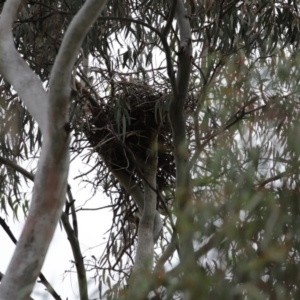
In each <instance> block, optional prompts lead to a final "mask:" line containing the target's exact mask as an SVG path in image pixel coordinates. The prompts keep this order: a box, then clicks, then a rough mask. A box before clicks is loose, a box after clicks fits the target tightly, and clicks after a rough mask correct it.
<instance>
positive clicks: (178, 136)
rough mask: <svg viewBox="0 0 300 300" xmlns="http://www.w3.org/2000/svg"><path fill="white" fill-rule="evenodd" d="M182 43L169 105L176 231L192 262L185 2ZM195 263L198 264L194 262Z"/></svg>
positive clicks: (179, 15)
mask: <svg viewBox="0 0 300 300" xmlns="http://www.w3.org/2000/svg"><path fill="white" fill-rule="evenodd" d="M175 19H176V20H177V24H178V28H179V33H180V44H179V51H178V75H177V78H176V90H175V91H173V98H172V100H171V102H170V106H169V120H170V123H171V127H172V137H173V146H174V157H175V165H176V201H175V205H176V216H177V222H176V229H177V231H178V234H179V245H180V248H181V256H182V257H180V259H181V261H182V262H184V261H189V260H191V259H192V258H193V256H194V250H193V241H192V234H191V232H192V230H191V226H192V224H193V222H192V217H191V215H190V213H191V209H192V190H191V175H190V167H189V151H188V142H187V138H186V129H185V128H186V123H185V117H184V104H185V101H186V99H187V95H188V87H189V79H190V73H191V66H192V35H191V27H190V22H189V19H188V17H187V12H186V9H185V7H184V4H183V1H182V0H177V3H176V8H175ZM194 263H195V261H194Z"/></svg>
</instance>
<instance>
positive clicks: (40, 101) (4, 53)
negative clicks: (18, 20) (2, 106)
mask: <svg viewBox="0 0 300 300" xmlns="http://www.w3.org/2000/svg"><path fill="white" fill-rule="evenodd" d="M21 2H22V1H21V0H11V1H6V2H5V4H4V7H3V10H2V13H1V18H0V53H1V55H0V73H1V75H2V76H3V77H4V78H5V80H7V81H8V82H9V83H10V84H11V85H12V86H13V87H14V89H15V90H16V91H17V93H18V95H19V97H20V98H21V99H22V100H23V102H24V103H25V105H26V106H27V108H28V110H29V111H30V113H31V115H32V116H33V118H34V119H35V120H36V121H37V122H38V124H39V126H40V129H41V131H42V133H44V131H45V130H46V127H47V120H48V112H47V111H48V97H47V94H46V93H45V91H44V88H43V85H42V82H41V81H40V80H39V78H38V77H37V76H36V75H35V74H34V73H33V72H32V70H31V69H30V68H29V66H28V65H27V64H26V62H25V61H24V60H23V58H21V57H20V55H19V53H18V52H17V50H16V48H15V45H14V40H13V35H12V31H11V29H12V23H13V19H14V17H15V15H16V13H17V10H18V8H19V6H20V5H21Z"/></svg>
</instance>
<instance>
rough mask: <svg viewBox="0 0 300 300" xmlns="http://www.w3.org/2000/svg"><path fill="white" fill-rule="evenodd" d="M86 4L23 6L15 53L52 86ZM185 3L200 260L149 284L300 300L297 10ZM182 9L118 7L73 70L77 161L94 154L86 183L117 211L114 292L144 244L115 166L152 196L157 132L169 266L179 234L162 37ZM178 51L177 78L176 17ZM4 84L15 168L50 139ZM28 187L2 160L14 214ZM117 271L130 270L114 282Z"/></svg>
mask: <svg viewBox="0 0 300 300" xmlns="http://www.w3.org/2000/svg"><path fill="white" fill-rule="evenodd" d="M177 1H179V0H177ZM81 5H82V1H72V0H65V1H39V0H37V1H28V2H27V4H26V5H24V6H23V7H22V8H21V9H20V12H19V16H18V19H17V21H16V22H15V28H14V36H15V44H16V47H17V48H18V50H19V51H20V53H21V55H22V56H23V58H24V59H25V60H26V61H27V63H28V64H29V65H30V66H31V68H32V69H33V70H34V71H35V72H36V74H37V75H38V76H39V77H40V78H41V79H42V80H43V81H44V82H45V85H47V80H48V76H49V71H50V70H51V66H52V64H53V61H54V59H55V56H56V54H57V51H58V49H59V46H60V42H61V39H62V36H63V33H64V32H65V30H66V28H67V25H68V24H69V22H70V20H71V19H72V18H73V16H74V14H75V13H76V11H77V10H78V8H79V7H80V6H81ZM186 7H187V18H189V20H190V24H191V28H192V37H193V39H192V45H193V58H192V59H193V69H192V73H191V80H190V86H189V95H190V97H189V99H187V104H186V106H185V114H186V124H187V128H188V140H189V151H190V169H191V173H192V178H193V192H194V193H193V201H194V209H193V212H192V213H193V218H194V226H193V227H192V228H190V230H191V231H192V232H193V234H194V239H195V243H194V244H195V254H196V256H197V259H198V262H199V265H198V266H194V268H192V269H189V270H186V269H185V266H182V265H180V264H179V265H178V266H176V267H174V268H173V269H172V270H171V271H168V272H167V271H166V272H165V271H164V272H163V273H161V274H160V275H159V276H157V274H155V276H153V278H152V277H151V278H150V279H149V286H150V288H153V286H155V287H157V289H156V290H155V292H156V294H157V295H156V296H157V297H160V298H164V297H167V298H169V299H175V298H177V299H217V298H220V299H221V298H223V296H224V295H227V296H226V297H227V298H228V299H298V298H299V295H300V292H299V287H298V282H299V276H300V274H299V270H298V267H297V266H298V264H299V260H300V253H299V242H300V232H299V220H300V219H299V218H300V211H299V187H300V182H299V154H300V151H299V146H298V139H299V136H300V124H299V109H300V107H299V99H298V98H299V97H298V95H299V84H298V83H299V79H300V78H299V77H300V74H299V68H298V65H299V62H300V61H299V59H300V57H299V50H298V48H299V41H300V34H299V26H300V13H299V9H300V7H299V4H298V1H290V0H289V1H288V0H276V1H275V0H272V1H271V0H266V1H254V0H253V1H234V0H222V1H198V2H197V7H196V11H192V10H191V6H190V3H189V2H187V3H186ZM170 14H171V4H169V2H167V1H159V0H158V1H155V0H145V1H140V2H139V1H133V0H127V1H124V0H112V1H109V3H108V5H107V8H106V10H105V12H104V13H103V16H102V17H101V18H99V20H98V21H97V23H96V24H95V25H94V26H93V28H91V31H90V33H89V35H88V36H87V38H86V40H85V42H84V44H83V47H82V53H81V54H80V55H79V56H78V64H77V65H76V69H75V70H74V76H73V82H72V89H73V93H72V104H71V111H70V115H71V118H72V121H73V124H72V126H73V134H74V140H73V144H72V147H71V151H72V154H73V155H74V156H75V155H78V154H80V153H81V152H82V151H83V150H86V149H88V150H89V151H90V154H91V155H92V157H93V159H94V161H95V165H96V167H95V168H96V170H97V172H96V173H97V178H90V177H89V175H86V176H85V177H83V179H84V180H87V182H89V183H91V185H93V186H94V188H97V187H98V186H102V188H103V189H104V191H105V192H106V193H107V194H108V195H110V197H111V201H112V205H113V211H114V220H113V225H112V229H111V234H110V240H109V242H108V246H107V252H106V253H105V254H104V255H103V256H102V259H101V260H100V262H99V263H98V262H95V261H94V262H93V268H94V269H95V270H97V272H98V273H97V274H99V276H100V281H103V282H104V283H105V284H106V285H108V286H109V287H110V290H109V291H108V292H107V294H108V296H110V297H117V296H116V295H119V293H121V291H122V289H123V288H124V285H125V283H124V281H122V280H126V278H127V276H128V275H129V273H130V265H131V263H132V261H131V260H130V259H131V256H132V255H133V254H134V251H135V248H134V241H135V238H136V227H135V226H132V223H134V222H135V221H136V220H135V219H134V218H135V212H136V207H135V205H134V204H133V201H132V199H131V198H130V196H129V195H128V194H127V193H126V192H125V190H124V189H123V188H122V187H121V186H120V185H119V183H118V182H117V181H116V179H115V178H114V177H113V176H111V170H112V169H113V168H115V167H116V166H118V167H120V168H122V169H126V170H127V171H128V172H131V173H132V176H133V177H134V178H135V179H136V182H137V184H138V185H139V186H141V187H142V183H141V181H142V174H141V172H140V170H139V168H138V164H136V161H143V160H145V159H147V151H148V150H151V147H152V145H151V143H150V142H151V133H152V132H153V131H157V132H159V136H160V140H159V145H161V146H162V147H161V151H160V152H159V168H161V169H159V172H158V176H160V178H158V186H157V187H156V188H157V193H158V198H159V202H160V204H159V205H160V208H161V209H162V210H163V213H164V214H166V215H167V217H166V218H165V228H166V229H165V230H164V233H163V236H162V238H161V241H160V242H159V246H158V247H157V259H159V256H160V254H161V252H163V251H165V249H166V246H167V244H169V243H170V240H171V235H172V234H174V233H173V230H174V228H172V226H171V225H172V222H171V221H170V216H171V215H172V205H170V203H172V200H173V199H172V198H173V195H174V189H175V186H174V177H175V176H176V175H175V167H174V165H172V164H173V153H172V147H171V142H172V137H171V134H170V128H169V123H168V119H167V117H166V114H165V111H167V109H168V101H169V98H170V97H172V94H171V92H170V84H169V81H168V75H167V66H166V60H165V49H164V48H163V45H162V42H161V36H160V35H159V34H158V33H159V32H163V30H164V27H165V26H166V24H167V20H168V19H169V18H170ZM157 31H158V32H157ZM167 42H168V45H169V49H170V53H171V60H172V62H173V65H174V70H173V71H174V72H175V73H176V71H177V58H178V56H179V55H180V46H179V45H178V43H179V32H178V27H177V25H176V22H175V21H173V22H172V23H171V28H170V31H169V33H168V36H167ZM83 55H89V56H90V58H91V59H90V66H89V68H88V70H84V69H83V68H82V67H81V60H82V56H83ZM75 75H76V76H75ZM91 77H93V82H92V81H91V80H90V79H91ZM0 89H1V98H0V156H1V157H3V158H6V159H10V160H12V161H15V162H20V161H22V160H23V159H35V157H36V153H37V151H38V150H39V148H40V145H41V136H40V134H39V131H38V129H37V128H36V126H35V125H34V122H33V120H32V119H31V117H30V116H29V115H28V113H27V112H26V109H25V108H24V106H23V105H22V104H21V102H20V99H19V98H18V95H16V94H15V92H14V90H13V89H12V87H10V86H9V85H8V84H7V83H6V82H5V81H4V80H3V79H2V81H1V86H0ZM166 174H168V175H166ZM21 191H22V189H21V186H20V175H19V173H18V172H15V171H14V170H13V169H11V168H6V167H5V166H4V165H0V199H1V205H2V208H3V209H4V211H5V212H6V213H10V211H8V210H7V208H6V207H7V204H9V205H10V206H11V208H12V209H13V210H14V211H15V210H16V209H15V206H16V203H17V205H23V206H24V205H25V202H24V201H23V200H22V194H21ZM116 195H117V196H116ZM159 195H160V196H159ZM167 200H168V201H167ZM161 201H165V203H164V204H162V203H161ZM133 219H134V220H133ZM120 240H121V241H123V242H120ZM120 253H121V256H120ZM90 263H91V262H90ZM107 269H110V271H115V272H116V271H118V272H119V274H121V275H120V276H119V277H118V275H115V274H116V273H114V272H112V273H110V274H109V275H108V274H107V273H105V270H107ZM102 271H103V272H102ZM185 271H187V273H188V275H186V276H183V273H184V272H185ZM124 273H125V274H124ZM110 276H111V277H112V278H113V279H114V280H116V282H117V283H116V285H115V286H113V285H112V284H110V279H108V278H110ZM118 280H119V281H118ZM146 288H148V286H147V287H146Z"/></svg>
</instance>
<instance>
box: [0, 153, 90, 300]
mask: <svg viewBox="0 0 300 300" xmlns="http://www.w3.org/2000/svg"><path fill="white" fill-rule="evenodd" d="M0 162H2V163H3V164H5V165H7V166H9V167H11V168H13V169H14V170H16V171H18V172H20V173H21V174H23V175H24V176H25V177H26V178H28V179H30V180H31V181H34V175H33V174H32V173H30V172H28V171H26V170H25V169H24V168H22V167H21V166H19V165H17V164H15V163H13V162H12V161H10V160H8V159H5V158H3V157H1V156H0ZM68 195H69V197H71V198H70V200H71V201H73V197H72V194H71V188H70V186H69V185H68ZM70 195H71V196H70ZM73 204H74V203H71V209H72V206H73V209H74V205H73ZM75 215H76V212H75ZM72 216H73V213H72ZM73 218H74V216H73ZM61 220H62V224H63V226H64V229H65V231H66V233H67V237H68V240H69V242H70V245H71V249H72V252H73V256H74V260H75V262H76V263H75V266H76V270H77V277H78V285H79V292H80V299H81V300H88V292H87V279H86V272H85V268H84V263H83V258H82V254H81V249H80V244H79V241H78V231H77V232H76V231H75V228H76V229H77V221H76V227H75V228H74V230H73V229H72V227H71V225H70V222H69V219H68V215H67V214H66V213H64V212H63V213H62V215H61ZM73 223H74V219H73ZM0 225H1V226H2V227H3V229H4V230H5V232H6V233H7V234H8V235H9V237H10V238H11V240H12V241H13V242H14V243H15V244H16V243H17V240H16V239H15V237H14V235H13V234H12V232H11V231H10V229H9V227H8V226H7V225H6V223H5V221H4V220H3V219H2V218H1V217H0ZM76 233H77V235H76ZM39 277H40V279H41V283H43V284H44V285H45V286H46V288H47V289H48V291H49V293H50V294H51V295H52V296H53V297H54V299H57V300H61V298H60V296H59V295H58V294H57V293H56V292H55V291H54V289H53V287H52V286H51V285H50V283H49V282H48V281H47V280H46V278H45V277H44V275H43V274H42V273H40V275H39ZM1 300H2V299H1Z"/></svg>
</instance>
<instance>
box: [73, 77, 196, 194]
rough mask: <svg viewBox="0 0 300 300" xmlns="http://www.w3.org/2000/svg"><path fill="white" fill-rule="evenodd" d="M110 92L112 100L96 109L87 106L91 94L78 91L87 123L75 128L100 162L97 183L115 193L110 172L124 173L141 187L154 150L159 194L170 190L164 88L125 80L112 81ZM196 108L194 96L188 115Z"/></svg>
mask: <svg viewBox="0 0 300 300" xmlns="http://www.w3.org/2000/svg"><path fill="white" fill-rule="evenodd" d="M108 86H109V87H110V88H111V90H112V91H113V92H111V96H105V97H101V98H100V99H99V100H97V102H98V104H97V105H95V102H94V101H92V102H87V101H88V96H90V95H91V93H90V91H88V90H87V89H86V90H84V89H83V90H82V91H83V92H82V93H83V96H82V99H83V101H82V104H83V106H85V109H83V111H85V117H82V116H81V118H80V119H77V123H76V124H77V125H76V126H77V127H78V126H79V124H81V125H80V127H81V128H83V131H84V134H85V136H86V138H87V141H88V143H89V144H90V145H91V146H92V148H93V150H92V151H93V152H96V153H98V154H99V156H100V157H101V160H99V166H100V169H99V172H98V174H99V175H100V176H99V177H98V179H99V183H100V181H101V185H102V186H103V187H104V190H105V192H107V193H109V189H110V188H111V187H112V186H115V187H116V182H115V180H114V179H113V178H112V176H110V175H109V172H110V169H125V170H126V171H127V172H129V173H130V174H131V175H132V176H134V178H135V179H136V180H137V182H141V179H142V178H143V176H142V174H141V173H142V167H143V164H145V163H146V162H147V157H148V155H149V153H150V152H151V151H153V150H157V151H158V168H157V188H158V189H159V190H160V191H164V190H166V188H167V189H170V188H171V190H172V189H173V187H174V183H175V172H176V169H175V163H174V157H173V151H172V150H173V146H172V134H171V127H170V124H169V120H168V112H167V107H168V103H169V101H170V99H171V92H170V88H169V86H168V84H167V83H166V82H163V83H160V84H158V83H156V84H153V83H151V85H150V84H148V83H147V82H146V81H139V80H135V81H127V80H124V79H123V80H118V81H111V82H110V83H109V85H108ZM194 102H195V101H194V99H193V96H192V95H191V96H189V98H188V101H187V103H186V109H187V110H190V109H191V106H193V105H194V104H193V103H194ZM87 103H88V108H87V109H86V106H87V105H86V104H87ZM82 124H83V125H82ZM187 133H188V135H191V126H187ZM155 136H157V142H155Z"/></svg>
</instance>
